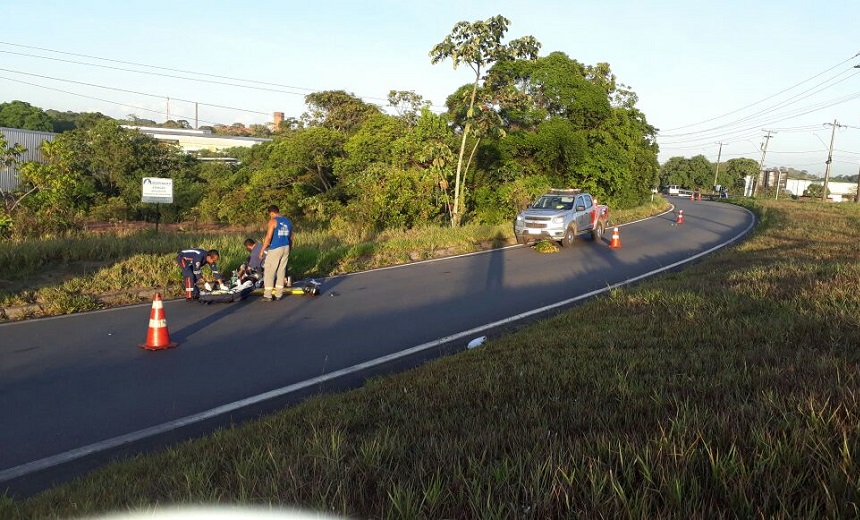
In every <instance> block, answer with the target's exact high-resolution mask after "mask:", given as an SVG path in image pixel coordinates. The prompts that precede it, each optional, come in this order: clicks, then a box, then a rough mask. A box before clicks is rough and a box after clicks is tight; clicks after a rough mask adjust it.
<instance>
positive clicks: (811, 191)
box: [803, 184, 830, 199]
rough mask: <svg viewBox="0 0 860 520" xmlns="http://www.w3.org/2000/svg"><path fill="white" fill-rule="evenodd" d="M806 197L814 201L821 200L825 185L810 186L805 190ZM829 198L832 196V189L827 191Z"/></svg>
mask: <svg viewBox="0 0 860 520" xmlns="http://www.w3.org/2000/svg"><path fill="white" fill-rule="evenodd" d="M803 196H804V197H810V198H813V199H820V198H822V196H825V195H824V185H823V184H810V185H809V186H807V187H806V189H805V190H803ZM826 196H827V197H829V196H830V188H828V189H827V195H826Z"/></svg>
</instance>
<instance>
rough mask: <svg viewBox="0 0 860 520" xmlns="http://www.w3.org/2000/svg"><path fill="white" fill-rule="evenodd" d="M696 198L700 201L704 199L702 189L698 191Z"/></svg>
mask: <svg viewBox="0 0 860 520" xmlns="http://www.w3.org/2000/svg"><path fill="white" fill-rule="evenodd" d="M696 200H698V201H701V200H702V192H701V191H700V192H699V193H698V195H697V197H696Z"/></svg>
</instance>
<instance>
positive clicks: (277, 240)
mask: <svg viewBox="0 0 860 520" xmlns="http://www.w3.org/2000/svg"><path fill="white" fill-rule="evenodd" d="M267 211H268V213H269V222H268V224H267V225H266V238H264V239H263V246H262V247H261V248H260V253H259V257H260V258H261V259H262V258H263V252H265V256H266V258H265V261H264V262H263V301H264V302H270V301H273V300H280V299H281V297H282V296H283V295H284V282H285V280H286V277H287V260H289V258H290V247H291V246H292V244H293V223H292V222H290V219H288V218H287V217H285V216H283V215H281V210H280V209H278V206H275V205H274V204H272V205H271V206H269V208H268V209H267Z"/></svg>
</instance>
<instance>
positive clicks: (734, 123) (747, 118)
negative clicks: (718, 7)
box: [662, 67, 860, 138]
mask: <svg viewBox="0 0 860 520" xmlns="http://www.w3.org/2000/svg"><path fill="white" fill-rule="evenodd" d="M852 69H853V67H852ZM852 69H846V70H844V71H843V72H840V73H839V74H837V75H836V76H834V77H832V78H828V79H827V80H825V81H823V82H821V83H818V84H816V85H813V86H812V87H810V88H809V89H807V90H804V91H802V92H800V93H798V94H795V95H794V96H792V97H790V98H788V99H786V100H783V101H780V102H778V103H776V104H774V105H772V106H769V107H766V108H764V109H762V110H759V111H758V112H754V113H752V114H749V115H747V116H744V117H742V118H740V119H736V120H735V121H732V122H729V123H724V124H722V125H717V126H714V127H710V128H705V129H703V130H696V131H693V132H686V133H681V134H662V136H663V137H668V138H682V137H687V136H694V135H696V134H703V133H706V132H714V131H716V130H720V129H724V128H730V127H732V126H737V125H739V124H742V123H744V122H748V121H751V120H753V119H755V118H758V117H761V116H764V115H767V114H770V113H773V112H775V111H776V110H779V109H781V108H785V107H787V106H789V105H792V104H794V103H796V102H797V101H800V100H803V99H806V98H808V97H810V96H813V95H815V94H817V93H819V92H822V91H824V90H826V89H828V88H831V87H833V86H835V85H837V84H839V83H841V82H843V81H846V80H848V79H850V78H851V77H853V76H855V75H857V74H860V72H854V74H851V75H850V76H847V77H845V78H842V79H840V80H839V81H836V82H834V83H831V84H830V85H826V84H827V83H828V82H831V81H833V80H835V79H836V78H837V77H839V76H841V75H842V74H845V73H846V72H850V71H851V70H852ZM822 85H826V86H824V87H822V88H820V89H818V90H814V89H816V88H818V87H821V86H822ZM804 94H805V95H804ZM858 95H860V94H852V95H849V96H847V97H849V98H852V96H858ZM828 102H829V101H828ZM760 124H761V123H760Z"/></svg>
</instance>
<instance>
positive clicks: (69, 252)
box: [0, 199, 668, 319]
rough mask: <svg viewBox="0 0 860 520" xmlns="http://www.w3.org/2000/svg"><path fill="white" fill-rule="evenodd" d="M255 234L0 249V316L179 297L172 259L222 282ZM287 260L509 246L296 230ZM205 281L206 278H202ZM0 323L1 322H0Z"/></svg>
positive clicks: (505, 228) (87, 239)
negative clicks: (196, 259) (211, 265)
mask: <svg viewBox="0 0 860 520" xmlns="http://www.w3.org/2000/svg"><path fill="white" fill-rule="evenodd" d="M666 206H668V204H667V203H665V201H663V200H662V199H660V200H658V202H657V203H656V204H649V205H646V206H642V207H640V208H635V209H632V210H627V211H620V212H616V214H613V219H614V220H619V221H621V222H624V221H631V220H636V219H638V218H642V216H644V215H650V214H654V213H657V212H659V211H662V209H663V208H664V207H666ZM262 235H263V232H262V231H261V230H250V231H249V230H245V231H225V232H185V231H179V232H176V231H162V232H160V233H155V232H154V230H151V229H150V230H146V231H137V232H129V233H119V234H89V235H82V236H77V237H71V238H62V239H58V238H55V239H45V240H28V241H22V242H10V241H6V242H0V273H3V274H2V275H0V308H4V307H14V306H23V305H34V306H35V307H33V309H32V311H31V312H30V314H28V315H27V316H26V317H32V316H52V315H59V314H70V313H74V312H81V311H88V310H94V309H99V308H104V307H109V306H118V305H127V304H131V303H140V302H146V301H150V300H151V298H152V294H151V293H152V291H153V290H157V291H159V292H161V294H162V295H163V296H164V297H165V298H179V297H181V296H183V295H184V292H183V289H182V279H181V277H180V273H179V269H178V268H177V267H176V263H175V257H176V252H177V251H179V250H181V249H184V248H187V247H203V248H206V249H212V248H215V249H218V250H219V251H220V252H221V256H222V259H221V262H220V265H219V267H220V269H221V271H222V273H223V274H225V275H226V276H229V273H230V272H231V271H232V270H234V269H236V268H237V267H238V266H239V264H240V263H242V262H243V261H244V259H245V258H246V257H247V253H246V252H245V249H244V247H242V243H243V241H244V240H245V238H247V237H248V236H250V237H252V238H256V239H258V240H260V239H261V238H262ZM296 240H297V241H296V245H295V247H294V249H293V251H292V253H291V254H290V267H289V268H290V273H291V274H292V275H293V276H294V277H296V278H305V277H321V276H331V275H335V274H342V273H348V272H355V271H361V270H366V269H372V268H374V267H381V266H387V265H394V264H400V263H406V262H412V261H418V260H425V259H429V258H437V257H440V256H450V255H454V254H460V253H468V252H473V251H478V250H481V249H489V248H494V247H502V246H504V245H508V244H513V243H514V240H513V230H512V227H511V226H510V225H498V226H465V227H462V228H458V229H451V228H447V227H446V228H442V227H426V228H421V229H411V230H407V231H386V232H383V233H380V234H378V235H374V236H370V237H368V236H365V235H364V234H358V233H351V232H350V231H349V230H345V231H344V230H341V231H329V230H318V229H311V230H306V229H303V228H302V227H301V226H299V227H298V229H297V233H296ZM204 274H205V273H204ZM2 318H3V316H2V315H0V319H2Z"/></svg>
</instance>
